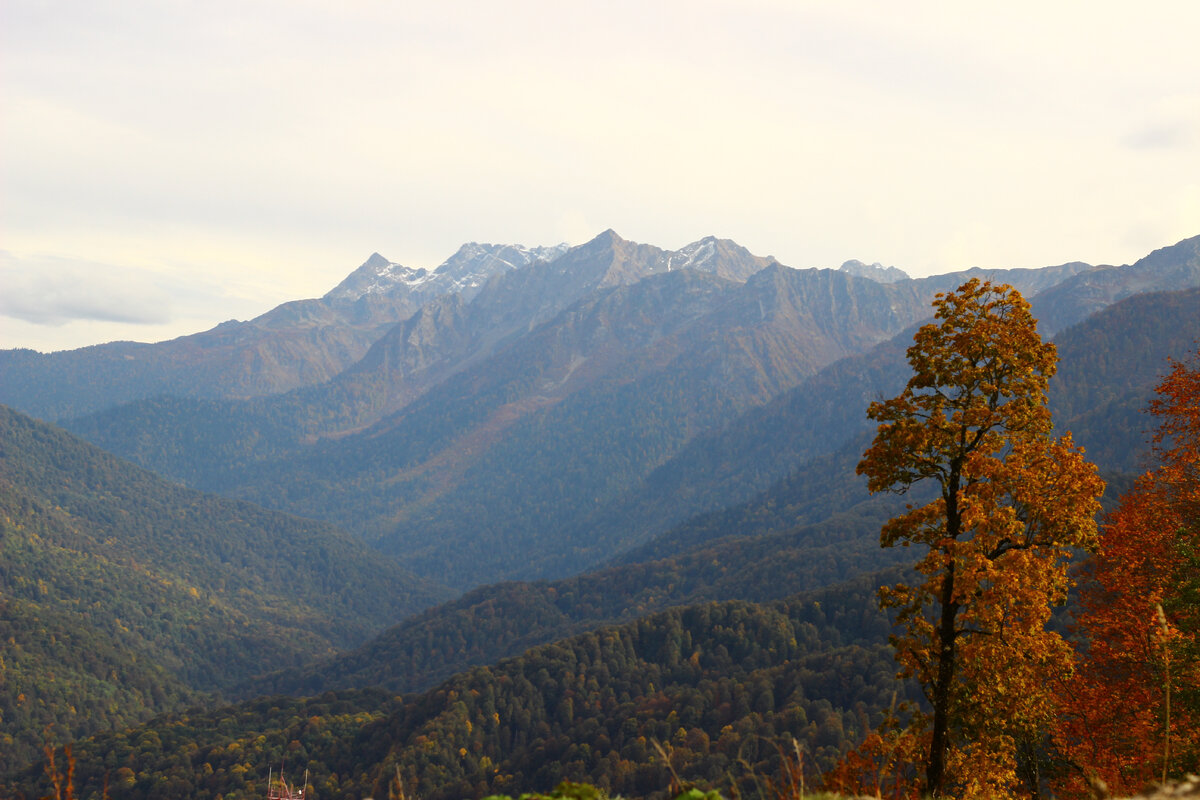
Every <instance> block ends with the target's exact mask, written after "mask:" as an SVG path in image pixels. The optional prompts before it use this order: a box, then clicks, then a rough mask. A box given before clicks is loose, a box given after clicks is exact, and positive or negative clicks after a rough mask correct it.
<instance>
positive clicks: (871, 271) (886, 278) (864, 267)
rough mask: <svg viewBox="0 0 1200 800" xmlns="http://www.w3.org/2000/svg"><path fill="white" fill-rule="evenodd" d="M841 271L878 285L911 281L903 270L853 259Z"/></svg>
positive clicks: (843, 265)
mask: <svg viewBox="0 0 1200 800" xmlns="http://www.w3.org/2000/svg"><path fill="white" fill-rule="evenodd" d="M840 271H841V272H845V273H846V274H848V275H853V276H855V277H856V278H868V279H870V280H873V281H875V282H876V283H896V282H897V281H906V280H908V279H909V277H908V273H907V272H905V271H904V270H902V269H898V268H896V267H885V266H883V265H882V264H880V263H879V262H878V261H876V262H875V263H874V264H864V263H863V262H861V261H859V260H858V259H853V258H852V259H850V260H849V261H847V262H845V263H844V264H842V266H841V270H840Z"/></svg>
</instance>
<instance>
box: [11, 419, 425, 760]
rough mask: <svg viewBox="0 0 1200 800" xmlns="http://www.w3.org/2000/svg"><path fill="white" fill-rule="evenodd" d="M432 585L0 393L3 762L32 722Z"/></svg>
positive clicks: (265, 656) (97, 717) (282, 653)
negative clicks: (0, 400)
mask: <svg viewBox="0 0 1200 800" xmlns="http://www.w3.org/2000/svg"><path fill="white" fill-rule="evenodd" d="M445 597H446V593H445V592H444V590H441V589H438V588H436V587H434V586H432V585H430V584H428V583H427V582H423V581H420V580H417V579H415V578H413V577H412V576H411V575H408V574H406V573H404V572H403V571H402V570H400V569H399V568H398V567H396V566H395V565H393V564H391V563H390V562H389V561H388V560H387V559H383V558H380V557H379V555H378V554H373V553H371V552H369V551H368V550H367V549H366V548H365V547H364V546H363V545H362V543H361V542H359V541H358V540H356V539H353V538H351V537H349V536H347V535H346V534H344V533H341V532H339V531H337V530H334V529H333V528H330V527H329V526H327V525H324V524H320V523H314V522H311V521H307V520H301V519H297V518H295V517H290V516H287V515H284V514H280V513H277V512H272V511H267V510H264V509H261V508H258V507H256V506H253V505H251V504H249V503H244V502H236V501H231V500H225V499H221V498H217V497H213V496H210V495H203V494H200V493H199V492H195V491H192V490H189V489H183V488H180V487H178V486H175V485H172V484H168V483H166V482H165V481H163V480H161V479H160V478H157V477H156V476H154V475H152V474H151V473H148V472H146V471H145V470H142V469H140V468H137V467H134V466H133V465H131V464H128V463H126V462H122V461H120V460H119V459H117V458H114V457H113V456H111V455H109V454H107V453H104V452H102V451H100V450H98V449H97V448H95V447H93V446H92V445H89V444H86V443H84V442H82V441H79V440H78V439H75V438H74V437H72V436H70V435H69V434H67V433H65V432H64V431H62V430H60V429H58V428H54V427H52V426H49V425H47V424H45V423H42V422H38V421H36V420H33V419H31V418H29V417H26V416H24V415H22V414H18V413H16V412H13V411H11V410H10V409H8V408H6V407H3V406H0V604H3V606H4V615H3V622H2V623H0V624H2V626H3V627H4V630H5V637H6V638H8V637H12V641H10V643H9V644H8V645H6V646H5V650H4V660H5V664H6V666H5V667H4V672H3V678H4V680H3V681H2V682H0V714H2V715H3V719H4V723H5V732H6V734H7V735H9V736H12V737H13V740H12V741H11V742H9V744H7V745H6V746H5V748H4V749H3V751H0V752H3V753H4V758H5V759H18V760H19V759H20V758H28V757H30V756H32V755H33V754H34V753H35V752H37V750H38V748H39V747H40V742H41V741H42V736H43V727H44V726H47V725H48V726H50V730H51V733H52V735H53V737H54V738H62V737H74V736H80V735H85V734H87V733H90V732H92V731H95V730H98V729H99V728H100V727H103V726H105V725H108V724H127V723H129V722H130V721H132V720H134V719H137V718H141V717H144V716H146V715H147V714H148V713H149V712H152V711H160V710H163V709H165V708H169V707H173V706H177V705H178V704H179V703H180V702H182V701H183V700H185V699H187V698H194V697H195V696H196V692H197V691H212V690H217V689H221V688H223V687H226V686H229V685H230V684H232V683H234V682H237V681H241V680H244V679H246V678H247V677H248V676H250V675H253V674H255V673H257V672H262V671H266V670H268V669H274V668H278V667H279V666H280V665H283V664H291V665H297V664H300V663H303V662H305V661H307V660H311V659H314V658H316V657H318V656H320V655H324V654H328V653H329V652H331V651H332V650H333V649H334V648H341V647H347V646H352V645H355V644H358V643H359V642H361V641H362V640H363V639H364V638H366V637H367V636H368V635H370V634H372V633H374V632H375V631H377V630H378V629H380V628H382V627H384V626H385V625H388V624H390V623H393V622H395V621H396V620H398V619H401V618H403V617H404V616H407V615H409V614H412V613H415V612H416V611H419V610H420V609H422V608H424V607H426V606H428V605H430V604H431V603H433V602H436V601H437V600H440V599H444V598H445ZM10 648H11V649H10ZM13 763H15V762H13V761H8V765H9V766H11V765H12V764H13Z"/></svg>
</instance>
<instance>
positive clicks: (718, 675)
mask: <svg viewBox="0 0 1200 800" xmlns="http://www.w3.org/2000/svg"><path fill="white" fill-rule="evenodd" d="M877 581H878V578H876V577H874V576H873V577H872V578H869V579H863V580H860V581H857V582H855V583H853V584H848V585H846V586H843V587H839V588H838V589H836V590H831V591H826V592H822V593H820V594H813V595H803V596H798V597H794V598H791V599H789V600H786V601H780V602H775V603H772V604H769V605H753V604H747V603H738V602H733V603H712V604H704V605H698V606H690V607H686V608H677V609H672V610H669V611H665V612H662V613H659V614H656V615H653V616H650V617H647V618H645V619H641V620H638V621H636V622H631V623H626V624H624V625H620V626H614V627H606V628H602V629H600V630H597V631H594V632H588V633H584V634H580V635H578V636H575V637H573V638H570V639H567V640H564V641H560V642H557V643H554V644H550V645H544V646H541V647H537V648H534V649H531V650H529V651H528V652H526V653H524V654H522V655H521V656H519V657H516V658H513V659H509V660H505V661H502V662H500V663H498V664H495V665H494V666H490V667H480V668H477V669H474V670H471V671H469V672H465V673H463V674H461V675H458V676H456V677H454V678H452V679H450V680H448V681H446V682H445V683H443V684H441V685H440V686H439V687H437V688H436V689H434V690H431V691H428V692H426V693H424V694H420V695H410V696H408V697H404V698H396V697H394V696H392V695H390V694H384V693H381V692H378V691H360V692H346V693H341V694H334V693H326V694H323V695H321V696H320V697H316V698H313V699H310V700H303V701H298V700H288V699H286V698H280V697H275V698H269V699H261V700H257V701H251V702H248V703H245V704H242V705H239V706H233V707H228V708H220V709H215V710H204V709H195V710H192V711H189V712H186V713H182V714H174V715H170V716H167V717H163V718H160V719H158V720H154V721H152V722H149V723H147V724H145V725H143V726H141V727H139V728H135V729H133V730H131V731H128V732H123V733H113V734H106V735H103V736H99V737H97V738H95V739H93V740H91V741H86V742H80V743H77V744H76V746H75V756H76V759H77V767H76V777H77V781H76V783H77V795H78V796H89V795H91V794H94V793H96V792H97V791H99V787H100V786H101V784H102V781H103V776H104V773H105V771H106V770H108V771H109V773H110V786H112V787H113V788H114V789H115V790H116V791H114V794H113V796H114V797H124V798H130V799H131V800H134V799H138V800H140V798H150V797H154V796H158V795H157V794H155V793H156V792H162V791H163V789H164V788H166V787H169V790H170V792H171V794H172V796H177V797H195V798H215V797H217V796H218V795H224V796H230V795H232V794H234V793H238V792H247V791H252V787H256V786H261V785H262V784H263V783H264V782H265V780H266V777H267V770H268V769H269V768H271V769H274V768H275V766H276V765H277V764H278V762H279V759H280V758H281V757H282V754H283V753H284V752H286V753H287V758H288V769H289V771H290V770H292V769H298V767H293V766H292V765H293V764H297V763H303V764H306V765H308V766H309V767H310V768H311V771H310V773H309V780H310V784H311V785H312V786H313V787H314V789H315V790H316V791H317V792H318V793H319V794H320V795H321V796H351V797H365V796H374V797H383V796H386V795H387V792H388V788H387V784H388V782H389V781H390V780H391V779H392V778H393V776H395V775H396V774H397V773H398V774H399V775H400V776H401V778H402V780H403V781H404V783H405V791H406V792H407V793H410V794H411V795H414V796H419V797H423V798H433V799H434V800H437V799H439V798H461V797H481V796H485V795H488V794H491V793H493V792H498V791H500V792H504V793H509V794H513V795H517V794H520V793H522V792H527V791H548V790H550V789H551V788H552V787H553V786H554V785H556V784H557V783H558V782H559V781H560V780H563V779H570V780H576V781H579V780H588V781H590V782H593V783H596V784H598V785H600V786H602V787H605V788H607V789H609V790H610V791H611V792H613V794H614V795H616V794H620V795H624V796H647V795H649V794H651V793H656V792H661V791H662V790H663V789H664V788H665V786H666V783H667V780H668V777H667V773H666V769H665V765H663V764H661V763H656V762H655V754H654V750H653V747H652V745H651V742H652V741H655V740H657V741H660V742H663V743H664V744H666V745H667V746H668V747H669V748H670V750H671V751H672V753H673V754H674V756H673V758H672V762H673V765H674V767H675V768H676V769H677V770H678V771H679V772H680V774H681V776H682V777H683V778H684V779H685V780H702V781H705V782H706V783H709V784H710V785H717V784H720V783H722V782H724V781H727V780H730V779H732V780H736V781H738V782H739V791H743V792H749V791H751V790H752V788H753V780H754V778H753V777H752V775H751V774H750V772H751V771H752V772H753V773H755V774H757V775H758V776H760V777H761V776H764V775H771V774H773V771H774V770H776V769H778V764H777V763H776V761H775V759H776V758H777V751H776V749H775V743H776V742H777V741H778V742H788V741H790V738H789V737H794V738H795V739H796V740H797V742H798V743H799V745H800V747H801V748H802V749H803V750H804V752H805V768H806V769H807V770H808V774H807V775H806V780H807V781H808V782H809V784H810V785H811V784H812V783H814V782H815V781H816V778H817V776H818V775H819V773H820V772H821V771H822V770H824V769H827V768H828V767H829V766H831V764H832V762H833V760H834V759H835V758H836V757H837V756H838V755H839V754H840V752H841V751H842V749H843V748H844V747H845V746H846V745H847V744H848V743H849V742H852V741H855V740H856V739H858V738H859V737H861V735H862V733H863V732H865V730H866V729H867V728H868V727H870V726H872V725H874V724H877V723H878V721H879V718H880V715H881V713H882V711H883V710H884V709H886V707H887V705H888V704H889V703H890V702H892V701H893V698H895V697H896V694H897V691H898V693H899V697H900V698H901V699H903V698H905V697H911V696H913V695H912V691H911V688H910V687H906V686H903V685H899V684H897V683H896V682H895V679H894V673H895V664H894V661H893V660H892V658H891V654H890V651H889V650H888V648H887V647H886V645H885V644H884V643H883V640H884V637H885V636H886V632H887V630H888V627H889V626H888V623H887V620H886V617H885V616H884V615H883V614H882V613H881V612H879V611H878V610H877V609H876V608H875V604H874V602H873V599H872V598H873V594H874V589H875V586H876V585H877ZM184 750H186V752H187V754H188V757H186V758H180V757H179V753H181V752H183V751H184ZM112 753H120V754H121V765H122V766H121V768H120V769H118V770H117V771H116V772H115V773H113V772H111V767H109V766H108V764H109V763H111V762H110V761H109V760H108V759H109V758H110V756H111V754H112ZM43 781H44V778H43V777H42V775H41V771H40V769H39V766H35V767H32V768H30V769H29V770H26V771H25V772H23V773H22V774H21V775H17V776H13V777H12V779H11V780H10V781H8V782H7V785H6V786H5V789H6V791H7V792H8V793H10V794H11V793H14V792H16V791H20V792H22V793H25V794H27V795H30V796H36V795H37V794H39V793H44V790H45V784H44V783H43Z"/></svg>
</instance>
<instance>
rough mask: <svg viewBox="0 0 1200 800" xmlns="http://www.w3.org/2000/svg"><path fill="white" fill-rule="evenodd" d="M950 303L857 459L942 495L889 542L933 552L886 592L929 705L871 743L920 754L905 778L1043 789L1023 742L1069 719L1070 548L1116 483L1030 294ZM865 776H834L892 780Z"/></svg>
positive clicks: (966, 788)
mask: <svg viewBox="0 0 1200 800" xmlns="http://www.w3.org/2000/svg"><path fill="white" fill-rule="evenodd" d="M934 308H935V312H936V314H935V321H934V322H931V323H929V324H927V325H925V326H923V327H922V328H921V329H920V330H919V331H918V332H917V334H916V335H915V337H914V343H913V345H912V346H911V347H910V348H909V349H908V352H907V358H908V362H909V364H910V366H911V367H912V370H913V375H912V377H911V378H910V379H909V381H908V384H907V386H906V387H905V389H904V390H903V392H901V393H900V394H899V395H898V396H896V397H895V398H892V399H890V400H886V401H879V402H875V403H872V404H871V406H870V408H869V409H868V416H869V417H870V418H871V419H873V420H876V421H877V422H879V428H878V431H877V433H876V436H875V440H874V442H873V443H872V445H871V446H870V448H869V449H868V450H867V451H866V453H865V454H864V456H863V459H862V461H861V462H860V463H859V465H858V472H859V473H860V474H862V475H865V476H866V477H867V479H868V484H869V488H870V489H871V491H873V492H880V491H889V492H895V493H899V494H904V493H906V492H908V490H909V489H910V488H912V487H914V486H915V485H917V484H926V483H930V482H931V483H932V484H933V485H934V486H935V487H936V488H937V490H938V491H937V494H936V497H935V499H934V500H932V501H931V502H929V503H926V504H924V505H920V506H917V507H914V506H913V505H909V506H908V507H907V510H906V511H905V512H904V513H902V514H900V515H899V516H897V517H894V518H893V519H891V520H890V521H889V522H887V523H886V524H885V525H884V527H883V530H882V533H881V538H880V542H881V544H882V546H883V547H894V546H897V545H900V546H904V547H908V546H910V545H916V546H922V547H923V548H924V552H923V554H922V555H921V557H920V558H919V559H918V560H917V562H916V564H915V569H916V573H917V575H918V579H917V580H916V581H915V582H914V583H912V584H911V585H910V584H907V583H901V584H896V585H894V586H891V587H885V588H884V589H883V590H881V592H880V604H881V605H882V606H883V607H884V608H887V609H891V610H893V611H894V613H895V614H896V620H897V625H898V626H899V633H897V634H896V635H894V636H893V637H892V643H893V646H894V648H895V651H896V658H897V660H898V662H899V663H900V666H901V675H902V676H904V677H913V678H916V679H917V680H918V682H919V683H920V684H921V685H922V686H923V687H924V690H925V694H926V697H927V699H928V701H929V710H927V711H926V710H921V709H915V710H911V713H909V715H908V717H907V720H906V723H905V724H904V725H900V724H899V723H898V722H895V723H894V724H895V725H896V728H897V729H896V730H894V731H892V733H890V734H889V735H887V736H882V735H880V736H876V737H874V739H873V740H872V741H871V742H870V743H868V744H867V745H866V747H868V749H869V748H872V747H873V748H875V750H876V752H875V753H874V754H866V755H871V756H872V757H874V758H876V759H878V758H891V757H894V756H897V755H898V754H901V753H904V754H908V756H912V757H915V758H917V760H918V762H919V763H921V764H923V768H924V775H923V776H921V777H919V778H918V779H917V780H916V781H915V782H910V781H908V780H904V781H903V783H904V785H905V786H906V787H907V788H906V791H910V792H921V793H929V794H933V795H955V796H978V795H1003V794H1013V793H1015V792H1018V791H1019V790H1020V787H1021V785H1022V783H1024V784H1025V785H1027V786H1029V785H1030V784H1033V785H1036V777H1035V776H1033V775H1032V770H1031V769H1021V767H1020V765H1022V764H1025V765H1029V764H1030V763H1031V761H1030V759H1029V758H1028V757H1026V756H1025V755H1023V754H1024V753H1027V752H1031V751H1032V750H1033V748H1034V745H1035V743H1036V742H1037V740H1038V739H1039V738H1040V735H1041V734H1040V731H1042V730H1044V729H1045V727H1046V725H1047V724H1048V721H1049V719H1050V718H1051V716H1052V714H1053V704H1052V702H1051V696H1050V693H1049V692H1048V690H1047V687H1048V686H1049V684H1050V682H1051V681H1052V680H1053V679H1055V678H1057V677H1058V676H1061V675H1064V674H1066V673H1067V672H1069V671H1070V668H1071V651H1070V648H1069V646H1068V645H1067V643H1066V642H1065V641H1064V640H1063V639H1062V638H1061V636H1059V635H1058V634H1056V633H1053V632H1050V631H1047V630H1046V622H1047V620H1048V619H1049V616H1050V612H1051V607H1052V606H1053V605H1055V604H1060V603H1062V602H1064V601H1065V599H1066V595H1067V590H1068V588H1069V579H1068V577H1067V573H1066V562H1067V560H1068V559H1069V557H1070V555H1071V552H1072V550H1074V549H1078V548H1082V549H1092V548H1094V546H1095V544H1096V525H1095V522H1094V515H1095V513H1096V511H1097V510H1098V509H1099V501H1098V498H1099V496H1100V494H1101V493H1102V492H1103V488H1104V485H1103V482H1102V481H1101V480H1100V479H1099V477H1098V476H1097V475H1096V470H1095V468H1094V467H1093V466H1092V465H1091V464H1089V463H1087V462H1086V461H1085V460H1084V458H1083V453H1082V451H1081V450H1080V449H1079V448H1077V447H1075V446H1074V444H1073V443H1072V441H1071V437H1070V434H1066V435H1064V436H1061V437H1056V436H1054V435H1053V434H1052V424H1051V418H1050V412H1049V410H1048V408H1047V404H1046V386H1047V382H1048V380H1049V379H1050V377H1051V376H1052V375H1053V374H1054V370H1055V365H1056V354H1055V349H1054V346H1053V345H1052V344H1050V343H1046V342H1043V341H1042V340H1041V337H1040V336H1039V335H1038V332H1037V323H1036V320H1034V318H1033V317H1032V315H1031V314H1030V311H1029V304H1028V303H1027V302H1026V301H1025V299H1024V298H1023V297H1022V296H1021V295H1020V293H1019V292H1017V291H1016V290H1015V289H1013V288H1012V287H1011V286H1007V285H993V284H991V283H990V282H987V281H980V280H978V279H972V280H970V281H968V282H967V283H964V284H963V285H962V286H960V287H959V288H958V290H957V291H955V292H953V293H948V294H943V295H938V297H937V299H936V300H935V301H934ZM901 728H902V729H901ZM884 750H889V751H890V753H891V756H888V755H887V754H885V753H884V752H883V751H884ZM858 757H859V758H863V757H866V756H865V755H864V753H862V752H860V753H859V754H858ZM868 760H870V759H868ZM852 762H853V759H850V760H849V761H847V762H846V764H852ZM877 766H878V765H877ZM853 773H854V770H853V769H843V770H842V771H840V772H839V773H837V774H835V775H834V776H833V777H834V782H840V783H841V784H842V785H843V786H844V788H866V789H870V790H871V791H875V790H879V789H880V788H881V787H880V786H878V785H875V786H868V787H864V786H861V783H862V781H861V780H860V779H861V777H862V776H861V775H858V776H857V777H856V776H855V775H854V774H853ZM877 774H878V773H877ZM855 783H858V784H860V786H858V787H855V786H853V784H855Z"/></svg>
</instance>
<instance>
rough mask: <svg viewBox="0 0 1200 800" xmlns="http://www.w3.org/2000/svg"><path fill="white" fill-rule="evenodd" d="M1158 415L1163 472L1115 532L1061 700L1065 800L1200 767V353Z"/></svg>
mask: <svg viewBox="0 0 1200 800" xmlns="http://www.w3.org/2000/svg"><path fill="white" fill-rule="evenodd" d="M1150 410H1151V411H1152V413H1154V414H1155V415H1156V416H1157V417H1158V420H1159V429H1158V433H1157V434H1156V436H1155V439H1154V440H1155V444H1156V452H1157V454H1158V455H1159V457H1160V459H1161V460H1162V463H1161V465H1160V466H1159V467H1157V468H1156V469H1153V470H1151V471H1149V472H1147V473H1146V474H1144V475H1143V476H1141V478H1139V479H1138V481H1137V483H1136V484H1135V486H1134V488H1133V489H1132V490H1131V491H1130V492H1128V493H1127V494H1125V495H1124V496H1123V497H1122V498H1121V504H1120V506H1119V507H1118V508H1117V510H1116V511H1115V512H1113V514H1111V515H1110V516H1109V518H1108V519H1107V520H1106V521H1105V525H1104V530H1103V532H1102V535H1101V545H1100V549H1099V552H1098V553H1097V555H1096V556H1095V558H1094V559H1093V560H1092V563H1091V564H1090V574H1089V580H1088V581H1086V582H1085V583H1084V591H1083V592H1082V593H1081V597H1080V606H1081V611H1080V614H1079V617H1078V623H1079V629H1080V632H1081V633H1082V634H1083V636H1084V638H1085V641H1084V643H1083V644H1082V645H1081V649H1080V654H1079V665H1078V669H1077V672H1076V675H1075V677H1074V678H1073V679H1072V680H1071V681H1069V682H1066V683H1064V684H1063V685H1061V687H1060V690H1059V692H1058V694H1059V697H1058V701H1059V705H1060V715H1059V719H1058V723H1057V727H1056V730H1055V740H1056V744H1057V745H1058V747H1059V749H1060V750H1061V752H1062V753H1063V754H1064V756H1065V757H1066V759H1067V760H1068V761H1069V762H1070V763H1071V764H1072V765H1073V767H1074V769H1073V770H1072V771H1070V772H1069V773H1067V774H1066V775H1064V776H1063V777H1062V778H1061V780H1060V782H1059V785H1058V786H1057V787H1056V788H1057V790H1058V791H1059V793H1060V794H1062V795H1064V796H1080V797H1082V796H1086V795H1087V793H1088V792H1087V785H1086V776H1089V775H1091V776H1096V777H1099V778H1100V779H1102V780H1104V781H1105V783H1107V784H1108V786H1109V788H1110V789H1111V790H1112V791H1113V792H1114V793H1132V792H1134V791H1137V790H1140V789H1141V788H1142V787H1143V786H1145V785H1146V784H1148V783H1150V782H1151V781H1153V780H1155V779H1157V778H1161V777H1162V774H1163V771H1164V770H1165V771H1166V773H1167V774H1178V773H1181V772H1186V771H1194V770H1196V769H1197V768H1198V766H1200V666H1197V665H1198V663H1200V608H1198V607H1197V605H1198V602H1200V592H1198V589H1200V571H1198V570H1197V567H1198V566H1200V565H1198V563H1197V558H1196V555H1197V553H1198V552H1200V514H1197V511H1198V510H1200V504H1198V503H1197V502H1196V499H1197V497H1198V496H1200V473H1198V471H1197V469H1196V465H1197V464H1198V463H1200V353H1198V354H1197V355H1196V356H1195V357H1193V359H1192V360H1191V362H1190V363H1173V364H1172V367H1171V371H1170V373H1169V374H1168V375H1167V376H1166V377H1165V378H1164V379H1163V381H1162V382H1161V383H1160V384H1159V387H1158V390H1157V397H1156V398H1155V400H1154V401H1153V402H1152V404H1151V409H1150ZM1172 696H1174V697H1175V702H1174V703H1172V702H1171V698H1172ZM1180 701H1182V702H1180ZM1168 720H1169V722H1168Z"/></svg>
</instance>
